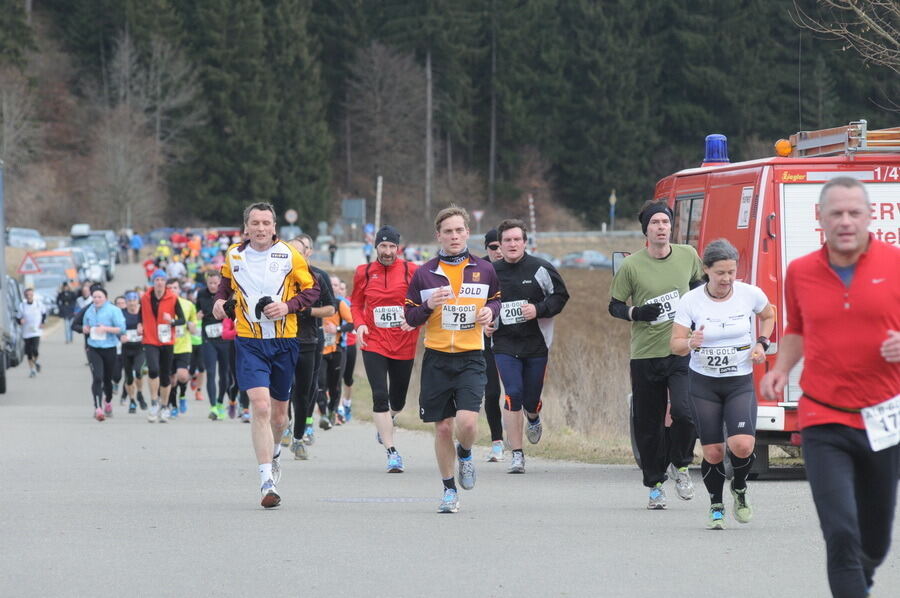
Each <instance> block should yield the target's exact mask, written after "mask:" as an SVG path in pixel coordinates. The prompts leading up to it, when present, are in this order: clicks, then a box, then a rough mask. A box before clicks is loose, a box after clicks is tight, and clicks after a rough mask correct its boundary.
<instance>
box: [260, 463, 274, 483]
mask: <svg viewBox="0 0 900 598" xmlns="http://www.w3.org/2000/svg"><path fill="white" fill-rule="evenodd" d="M271 479H272V464H271V463H263V464H262V465H260V466H259V483H260V485H262V484H265V483H266V482H267V481H269V480H271Z"/></svg>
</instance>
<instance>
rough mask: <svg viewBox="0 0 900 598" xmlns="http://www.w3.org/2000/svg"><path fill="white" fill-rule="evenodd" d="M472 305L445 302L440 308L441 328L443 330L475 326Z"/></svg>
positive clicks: (467, 328) (474, 311) (474, 309)
mask: <svg viewBox="0 0 900 598" xmlns="http://www.w3.org/2000/svg"><path fill="white" fill-rule="evenodd" d="M476 313H477V312H476V308H475V306H474V305H455V304H451V303H445V304H444V305H443V307H442V309H441V328H443V329H444V330H471V329H472V328H475V314H476Z"/></svg>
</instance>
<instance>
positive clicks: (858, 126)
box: [654, 120, 900, 473]
mask: <svg viewBox="0 0 900 598" xmlns="http://www.w3.org/2000/svg"><path fill="white" fill-rule="evenodd" d="M775 147H776V156H774V157H771V158H764V159H761V160H751V161H747V162H738V163H733V164H732V163H730V162H729V161H728V156H727V141H726V139H725V138H724V136H722V135H710V136H708V137H707V147H706V158H705V160H704V162H703V164H702V165H701V166H700V168H691V169H688V170H682V171H680V172H677V173H675V174H672V175H670V176H667V177H666V178H664V179H662V180H661V181H659V182H658V183H657V184H656V192H655V194H654V197H655V198H656V199H657V200H660V201H666V202H667V203H668V204H669V206H670V207H671V208H672V212H673V214H674V216H675V222H674V223H673V227H672V231H673V232H672V237H673V238H672V241H673V242H674V243H686V244H689V245H693V246H694V247H695V248H696V249H697V251H698V252H699V253H700V254H701V255H702V253H703V248H704V247H705V246H706V244H707V243H708V242H709V241H712V240H714V239H718V238H726V239H728V240H729V241H731V243H732V244H734V246H735V247H736V248H737V249H738V251H739V252H740V260H739V262H738V279H739V280H743V281H745V282H748V283H750V284H754V285H757V286H759V287H760V288H762V290H763V291H765V293H766V295H768V297H769V299H770V300H771V302H772V304H773V305H775V307H776V309H777V313H778V315H779V323H778V325H777V326H776V334H775V335H774V338H773V339H772V340H773V342H772V345H771V347H770V348H769V352H768V354H769V356H768V360H767V362H766V363H765V364H761V365H759V366H756V368H755V371H754V377H755V379H756V382H757V388H758V383H759V379H760V378H761V377H762V375H763V374H764V373H765V372H766V370H767V369H768V368H769V367H771V366H772V365H773V364H774V360H775V356H776V354H777V353H778V342H777V341H778V335H779V333H780V332H781V330H783V328H784V324H785V322H784V317H783V314H785V313H786V310H785V306H784V285H783V281H784V273H785V271H786V269H787V265H788V264H789V263H790V262H791V261H792V260H794V259H795V258H797V257H799V256H801V255H804V254H806V253H809V252H811V251H813V250H815V249H817V248H819V247H820V246H821V245H822V243H823V242H824V238H823V235H822V230H821V228H820V227H819V222H818V220H819V219H818V214H817V202H818V198H819V192H820V190H821V188H822V186H823V185H824V184H825V182H826V181H828V180H829V179H831V178H833V177H835V176H850V177H854V178H857V179H859V180H860V181H862V182H864V183H865V184H866V187H867V189H868V192H869V197H870V199H871V203H872V226H871V231H872V233H874V235H875V236H876V237H877V238H879V239H881V240H883V241H885V242H888V243H893V244H895V245H896V244H900V127H895V128H892V129H881V130H872V131H870V130H868V128H867V123H866V121H865V120H860V121H858V122H852V123H850V124H849V125H847V126H844V127H838V128H834V129H824V130H821V131H804V132H800V133H797V134H795V135H792V136H791V137H790V139H787V140H786V139H782V140H779V141H778V142H777V143H776V144H775ZM801 368H802V361H801V363H800V364H799V365H798V366H797V367H796V368H795V369H794V371H793V372H792V373H791V378H790V384H789V386H788V388H787V389H786V390H785V393H784V397H783V398H782V400H780V401H777V402H770V401H765V400H762V399H761V398H760V400H759V412H758V417H757V430H758V432H757V438H758V440H757V442H758V445H759V450H758V451H757V453H758V455H759V457H760V459H758V460H757V463H758V464H759V466H758V467H757V468H755V472H756V473H767V472H768V459H767V458H763V457H765V456H767V455H768V450H767V446H766V445H769V444H781V445H788V444H792V445H795V446H796V445H798V444H799V441H800V438H799V434H798V433H797V431H798V428H797V403H798V401H799V399H800V388H799V385H798V381H799V379H800V370H801Z"/></svg>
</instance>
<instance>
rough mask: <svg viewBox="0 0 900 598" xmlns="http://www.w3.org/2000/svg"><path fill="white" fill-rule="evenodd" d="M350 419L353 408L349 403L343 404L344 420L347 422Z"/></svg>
mask: <svg viewBox="0 0 900 598" xmlns="http://www.w3.org/2000/svg"><path fill="white" fill-rule="evenodd" d="M351 419H353V410H352V409H351V407H350V405H344V421H345V422H349V421H350V420H351Z"/></svg>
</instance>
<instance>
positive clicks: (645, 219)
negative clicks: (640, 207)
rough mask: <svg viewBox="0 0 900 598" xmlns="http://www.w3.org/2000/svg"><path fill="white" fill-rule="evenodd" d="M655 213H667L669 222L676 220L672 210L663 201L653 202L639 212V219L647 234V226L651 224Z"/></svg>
mask: <svg viewBox="0 0 900 598" xmlns="http://www.w3.org/2000/svg"><path fill="white" fill-rule="evenodd" d="M654 214H665V215H666V216H668V217H669V222H673V221H674V217H673V216H672V210H670V209H669V206H667V205H666V204H665V203H663V202H659V203H653V204H650V205H649V206H647V207H646V208H644V211H642V212H641V213H640V214H638V220H640V221H641V230H642V231H643V232H644V234H645V235H646V234H647V226H648V225H649V224H650V219H651V218H653V215H654Z"/></svg>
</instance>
